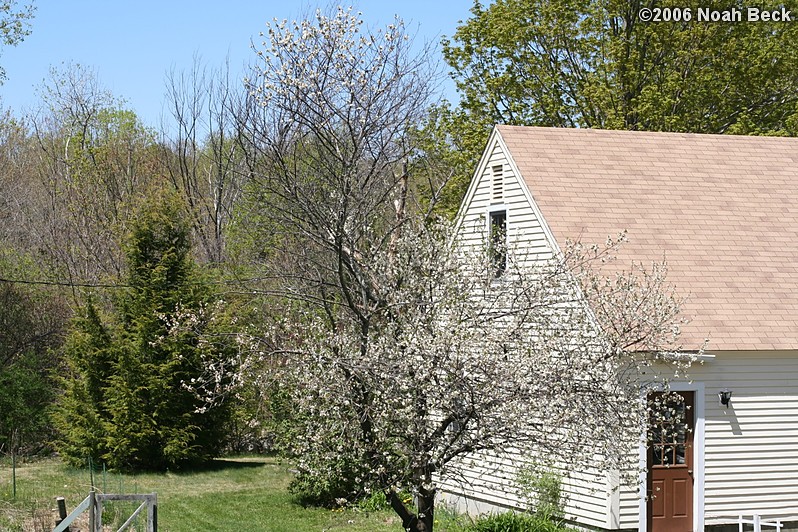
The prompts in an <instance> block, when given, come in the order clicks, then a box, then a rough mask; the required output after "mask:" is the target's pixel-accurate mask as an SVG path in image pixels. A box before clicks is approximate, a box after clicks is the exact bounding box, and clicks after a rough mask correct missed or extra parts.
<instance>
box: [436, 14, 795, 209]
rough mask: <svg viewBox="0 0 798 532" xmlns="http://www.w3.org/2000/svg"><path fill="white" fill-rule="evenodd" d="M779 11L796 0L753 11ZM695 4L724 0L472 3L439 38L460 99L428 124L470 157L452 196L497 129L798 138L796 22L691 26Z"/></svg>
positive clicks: (455, 151) (459, 155) (457, 156)
mask: <svg viewBox="0 0 798 532" xmlns="http://www.w3.org/2000/svg"><path fill="white" fill-rule="evenodd" d="M782 6H784V7H785V8H786V9H791V10H792V11H793V12H796V10H798V2H796V0H789V1H788V2H786V3H783V2H776V1H775V0H767V1H765V2H763V3H761V4H758V6H757V7H759V8H762V9H771V10H772V9H780V8H781V7H782ZM643 7H648V8H655V7H656V8H672V7H676V8H689V9H691V12H692V15H693V19H692V20H691V21H689V22H648V23H646V22H643V21H641V20H640V18H639V16H638V14H639V11H640V9H641V8H643ZM699 7H701V8H708V9H715V10H725V9H729V8H730V7H732V6H730V5H729V4H728V3H723V2H720V1H719V0H712V1H709V2H703V1H702V2H697V1H694V0H689V1H687V2H681V3H680V2H675V1H674V0H666V1H665V2H656V3H655V2H650V1H647V2H627V1H625V0H553V1H550V0H496V1H495V2H492V3H490V4H489V5H487V6H485V5H483V4H482V3H480V2H479V1H475V2H474V6H473V7H472V9H471V13H472V16H471V18H469V19H468V20H466V21H465V22H464V23H463V24H461V25H460V26H459V27H458V28H457V31H456V32H455V34H454V35H453V36H452V37H451V38H450V39H445V40H444V44H443V51H444V57H445V59H446V61H447V63H448V64H449V65H450V67H451V75H452V77H453V78H454V80H455V82H456V84H457V88H458V92H459V93H460V102H459V104H458V106H457V108H456V109H453V110H452V109H448V108H446V107H444V108H443V110H442V112H440V113H438V115H437V117H436V120H437V123H436V124H435V127H433V128H431V131H432V132H433V133H434V132H436V131H437V133H438V134H437V135H436V136H434V137H433V138H437V139H439V140H440V141H443V142H445V144H443V145H444V146H448V147H449V149H450V150H451V151H452V153H451V154H450V155H449V157H450V158H451V159H453V160H454V161H457V160H462V159H464V158H465V159H466V160H467V161H468V164H464V165H460V166H458V167H457V171H458V179H457V180H455V181H454V182H453V184H452V187H453V189H455V190H454V191H452V192H451V193H450V195H451V196H453V197H462V194H463V193H464V191H465V187H466V186H467V177H468V172H470V171H473V168H474V166H475V164H476V161H477V158H478V157H479V155H480V153H481V151H482V149H483V148H484V144H485V141H486V139H487V136H488V134H489V132H490V129H491V128H492V127H493V125H494V124H515V125H538V126H554V127H591V128H602V129H631V130H647V131H678V132H693V133H737V134H774V133H775V134H787V135H796V134H798V129H796V127H795V124H796V120H798V107H797V106H796V104H797V103H798V78H796V76H795V69H794V65H795V64H796V62H798V26H796V25H795V24H789V23H786V24H785V23H778V22H776V23H765V22H760V23H750V24H745V23H742V24H733V23H732V24H728V23H705V22H697V21H696V20H695V19H696V17H697V15H698V8H699ZM442 132H443V133H445V134H443V133H442ZM464 171H465V172H466V173H465V174H462V172H464ZM445 207H446V208H447V209H451V207H452V203H451V202H450V203H449V204H447V205H445Z"/></svg>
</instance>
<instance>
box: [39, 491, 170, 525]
mask: <svg viewBox="0 0 798 532" xmlns="http://www.w3.org/2000/svg"><path fill="white" fill-rule="evenodd" d="M57 501H58V511H59V516H60V521H59V522H58V523H57V524H56V527H55V528H54V529H53V532H65V531H68V530H69V525H70V524H71V523H72V522H73V521H75V519H77V517H78V516H79V515H80V514H82V513H83V512H85V511H87V510H88V512H89V532H102V529H103V503H104V502H105V501H142V502H141V504H140V505H139V506H138V508H136V510H135V511H134V512H133V513H132V514H131V515H130V517H128V518H127V520H126V521H125V522H124V523H123V524H122V526H120V527H119V529H117V531H116V532H123V531H124V530H127V528H128V527H129V526H130V525H131V524H132V523H133V522H134V521H135V519H136V518H137V517H138V516H139V515H140V514H141V512H142V511H143V510H144V508H145V507H146V508H147V529H146V530H147V532H158V496H157V494H156V493H150V494H146V495H118V494H110V493H103V494H100V493H96V492H94V491H90V492H89V496H88V497H86V498H85V499H83V502H81V503H80V504H79V505H78V506H77V508H75V509H74V510H72V512H71V513H70V514H69V515H66V504H65V503H64V499H63V497H59V498H58V499H57Z"/></svg>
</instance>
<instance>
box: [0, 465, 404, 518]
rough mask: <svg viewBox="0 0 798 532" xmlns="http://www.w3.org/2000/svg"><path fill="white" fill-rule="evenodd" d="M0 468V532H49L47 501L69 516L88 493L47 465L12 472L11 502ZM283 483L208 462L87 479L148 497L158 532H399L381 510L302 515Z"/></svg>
mask: <svg viewBox="0 0 798 532" xmlns="http://www.w3.org/2000/svg"><path fill="white" fill-rule="evenodd" d="M0 464H2V465H1V466H0V530H11V531H15V530H20V531H25V532H28V531H35V530H47V529H48V528H47V527H49V529H50V530H51V529H52V526H53V523H54V522H55V521H54V519H55V513H54V512H53V510H52V509H53V508H54V507H55V498H56V497H58V496H63V497H65V498H66V502H67V511H71V509H72V508H74V507H75V506H77V505H78V504H79V503H80V502H81V501H82V500H83V498H85V497H86V495H87V494H88V492H89V489H90V485H91V477H90V474H89V471H88V470H87V469H73V468H69V467H67V466H65V465H63V464H62V463H61V462H60V461H58V460H57V459H48V460H43V461H37V462H33V463H29V464H18V466H17V497H16V499H12V497H11V489H12V486H11V464H10V463H9V462H8V461H4V462H1V463H0ZM291 478H292V474H291V472H290V466H289V464H288V463H286V462H284V461H281V460H279V459H276V458H271V457H247V458H229V459H223V460H216V461H214V462H213V464H211V467H209V468H207V469H204V470H201V471H192V472H181V473H172V472H167V473H160V474H154V473H146V474H136V475H121V474H118V473H111V472H109V473H106V474H105V475H104V474H103V473H102V472H95V474H94V484H95V486H96V487H97V488H98V490H99V491H105V492H106V493H120V492H122V493H152V492H156V493H157V494H158V529H159V530H160V531H164V532H195V531H196V530H203V531H220V532H221V531H250V530H251V531H260V530H263V531H275V532H281V531H284V532H298V531H299V532H301V531H322V530H329V531H334V530H341V531H343V530H346V531H350V530H351V531H353V532H360V531H362V532H381V531H394V532H395V531H397V530H401V525H400V523H399V520H398V518H397V517H396V516H395V515H394V514H393V512H392V511H390V510H387V509H386V510H384V511H379V512H368V513H367V512H362V511H358V510H352V509H345V510H328V509H323V508H308V507H303V506H301V505H299V504H298V503H297V502H296V500H295V499H294V497H293V496H292V495H291V494H290V493H289V492H288V484H289V482H290V481H291ZM119 510H120V512H118V513H122V511H121V510H122V509H121V508H120V509H119ZM122 519H124V517H122Z"/></svg>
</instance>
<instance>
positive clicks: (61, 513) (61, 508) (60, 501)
mask: <svg viewBox="0 0 798 532" xmlns="http://www.w3.org/2000/svg"><path fill="white" fill-rule="evenodd" d="M55 503H56V505H57V506H58V519H57V520H56V521H55V526H58V525H60V524H61V521H63V520H64V519H66V516H67V511H66V500H65V499H64V498H63V497H56V498H55ZM66 532H69V527H67V528H66Z"/></svg>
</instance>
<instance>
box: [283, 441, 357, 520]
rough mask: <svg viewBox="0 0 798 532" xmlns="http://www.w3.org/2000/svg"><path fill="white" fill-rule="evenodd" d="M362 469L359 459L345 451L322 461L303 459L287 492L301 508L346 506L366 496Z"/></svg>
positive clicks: (312, 458)
mask: <svg viewBox="0 0 798 532" xmlns="http://www.w3.org/2000/svg"><path fill="white" fill-rule="evenodd" d="M365 469H366V467H365V466H364V464H363V461H362V459H361V458H360V457H359V456H357V455H355V454H354V453H351V452H347V451H346V449H339V450H338V451H337V452H335V453H329V454H326V455H324V456H323V457H321V458H320V457H319V455H318V454H314V455H307V456H303V457H302V460H301V461H300V462H299V464H298V465H297V474H296V477H294V480H292V481H291V484H290V485H289V486H288V489H289V491H290V492H291V493H293V494H294V495H296V496H297V498H298V499H299V500H300V501H301V502H302V503H303V504H308V505H313V506H324V507H330V508H334V507H339V506H345V505H347V504H351V503H354V502H357V501H359V500H361V499H363V498H364V497H365V496H366V493H365V491H364V490H363V482H362V481H361V480H360V479H362V478H364V477H365Z"/></svg>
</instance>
